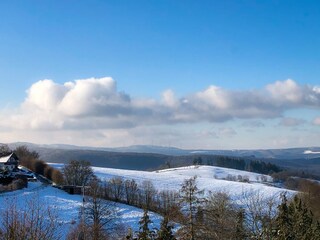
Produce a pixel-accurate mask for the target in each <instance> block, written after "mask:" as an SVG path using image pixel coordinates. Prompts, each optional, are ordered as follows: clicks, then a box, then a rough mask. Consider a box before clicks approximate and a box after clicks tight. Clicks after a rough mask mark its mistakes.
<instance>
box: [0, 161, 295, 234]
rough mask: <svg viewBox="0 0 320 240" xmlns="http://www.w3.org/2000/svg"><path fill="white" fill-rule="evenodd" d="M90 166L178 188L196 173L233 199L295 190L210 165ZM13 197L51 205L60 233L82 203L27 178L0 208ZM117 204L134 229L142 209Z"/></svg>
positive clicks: (201, 183)
mask: <svg viewBox="0 0 320 240" xmlns="http://www.w3.org/2000/svg"><path fill="white" fill-rule="evenodd" d="M51 165H52V166H54V167H56V168H61V167H62V166H63V165H61V164H51ZM93 170H94V173H95V174H96V175H97V177H98V178H99V179H101V180H102V181H106V180H109V179H111V178H114V177H121V178H123V179H124V180H126V179H129V180H131V179H134V180H135V181H136V182H137V183H138V184H141V183H142V182H143V181H145V180H148V181H151V182H152V183H153V185H154V187H155V188H156V189H157V190H176V191H178V190H179V189H180V187H181V184H182V183H183V181H184V180H185V179H188V178H190V177H193V176H197V186H198V188H199V189H204V190H205V192H206V193H208V192H209V191H212V192H215V191H225V192H227V193H229V194H230V196H231V197H232V199H233V200H235V201H239V200H240V199H241V198H242V197H243V194H244V193H248V192H253V193H254V192H259V193H261V194H262V195H263V196H265V197H270V196H279V194H280V193H282V192H284V191H287V192H289V194H291V193H294V192H293V191H288V190H286V189H283V188H277V187H274V186H270V183H271V182H272V178H271V177H270V176H265V175H261V174H256V173H250V172H245V171H240V170H234V169H228V168H221V167H213V166H189V167H181V168H172V169H166V170H160V171H154V172H146V171H133V170H123V169H112V168H100V167H93ZM239 175H240V176H242V177H245V178H247V179H249V182H238V181H230V180H226V179H227V178H228V179H230V176H231V177H238V176H239ZM262 181H266V182H262ZM14 201H16V204H17V206H18V207H23V206H24V205H25V204H26V202H28V201H36V202H37V203H39V204H41V205H44V206H50V208H52V209H54V210H55V212H56V214H57V216H58V220H59V223H61V227H62V235H64V236H65V235H66V233H67V232H68V231H69V229H70V228H71V227H72V226H74V224H75V223H77V222H78V218H79V209H80V207H81V205H82V197H81V196H79V195H70V194H68V193H66V192H64V191H61V190H59V189H56V188H54V187H51V186H44V185H42V184H41V183H37V182H35V183H33V182H30V183H29V186H28V188H27V189H24V190H19V191H15V192H10V193H5V194H0V211H1V210H4V209H5V208H6V206H7V203H8V202H14ZM117 208H118V210H119V213H120V215H119V217H118V219H117V222H118V223H121V224H123V225H124V226H126V228H128V227H130V228H132V229H133V231H137V230H138V222H139V220H140V218H141V216H142V214H143V211H142V210H141V209H138V208H135V207H131V206H127V205H124V204H117ZM150 217H151V220H152V221H153V222H154V225H153V226H151V227H159V223H160V220H161V217H160V216H159V215H157V214H154V213H150ZM72 223H73V224H72Z"/></svg>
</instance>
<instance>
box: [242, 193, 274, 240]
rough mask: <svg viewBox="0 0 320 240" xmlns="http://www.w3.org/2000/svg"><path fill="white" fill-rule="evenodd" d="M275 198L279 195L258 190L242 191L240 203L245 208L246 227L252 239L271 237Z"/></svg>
mask: <svg viewBox="0 0 320 240" xmlns="http://www.w3.org/2000/svg"><path fill="white" fill-rule="evenodd" d="M277 200H278V201H279V200H280V198H279V196H271V197H270V196H266V195H264V194H262V193H261V192H260V191H257V192H254V191H250V192H243V193H242V197H241V204H242V205H243V206H244V208H245V209H246V211H245V221H246V227H247V229H248V231H249V234H250V236H251V238H252V239H267V240H268V239H272V233H271V231H272V229H273V225H274V217H275V216H276V214H277V206H278V203H277Z"/></svg>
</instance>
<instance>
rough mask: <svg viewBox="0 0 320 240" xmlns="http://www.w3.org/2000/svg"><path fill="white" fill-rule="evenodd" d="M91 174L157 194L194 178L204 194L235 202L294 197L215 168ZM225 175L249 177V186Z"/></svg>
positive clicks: (247, 174)
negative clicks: (250, 196) (256, 195)
mask: <svg viewBox="0 0 320 240" xmlns="http://www.w3.org/2000/svg"><path fill="white" fill-rule="evenodd" d="M93 170H94V173H95V174H96V175H97V177H98V178H100V179H101V180H103V181H105V180H110V179H111V178H114V177H121V178H123V179H124V180H126V179H129V180H131V179H134V180H135V181H136V182H137V183H138V184H142V182H143V181H145V180H148V181H151V182H152V183H153V185H154V186H155V188H156V189H157V190H159V191H161V190H175V191H179V189H180V187H181V184H182V183H183V181H184V180H185V179H188V178H190V177H193V176H197V186H198V188H199V189H203V190H205V192H206V193H208V192H210V191H211V192H216V191H224V192H227V193H229V194H230V195H231V198H232V199H234V200H238V199H241V198H242V196H243V194H244V193H247V192H261V193H263V194H264V195H265V196H266V197H272V196H279V195H280V193H282V192H289V193H294V191H290V190H287V189H282V188H278V187H274V186H270V184H271V182H272V178H271V177H270V176H267V175H262V174H257V173H252V172H246V171H241V170H235V169H229V168H222V167H214V166H188V167H181V168H171V169H166V170H160V171H154V172H146V171H135V170H122V169H113V168H100V167H93ZM228 175H231V176H235V177H237V176H238V175H241V176H242V177H248V178H249V181H250V182H249V183H246V182H237V181H229V180H226V178H227V177H228ZM261 176H264V177H265V178H266V179H267V182H266V183H263V182H261Z"/></svg>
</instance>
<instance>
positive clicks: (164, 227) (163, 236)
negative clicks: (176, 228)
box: [157, 216, 176, 240]
mask: <svg viewBox="0 0 320 240" xmlns="http://www.w3.org/2000/svg"><path fill="white" fill-rule="evenodd" d="M172 229H173V226H172V225H170V224H169V219H168V217H166V216H165V217H164V218H163V220H162V222H161V226H160V230H159V231H158V236H157V240H176V238H175V236H174V235H173V233H172Z"/></svg>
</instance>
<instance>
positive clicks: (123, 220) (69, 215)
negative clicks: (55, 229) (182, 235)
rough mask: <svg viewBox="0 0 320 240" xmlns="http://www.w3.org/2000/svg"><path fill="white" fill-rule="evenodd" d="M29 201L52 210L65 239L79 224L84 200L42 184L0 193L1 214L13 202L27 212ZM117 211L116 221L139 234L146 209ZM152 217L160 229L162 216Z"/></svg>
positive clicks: (117, 205)
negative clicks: (140, 223) (141, 219)
mask: <svg viewBox="0 0 320 240" xmlns="http://www.w3.org/2000/svg"><path fill="white" fill-rule="evenodd" d="M30 201H32V202H34V203H35V204H39V205H40V206H44V208H46V206H48V207H50V209H51V210H53V212H54V214H55V215H56V216H57V218H58V222H59V229H60V230H61V235H62V236H64V237H66V235H67V233H68V232H69V230H70V229H71V228H72V227H74V226H75V225H76V223H78V222H79V210H80V207H81V206H82V197H81V196H79V195H70V194H68V193H66V192H64V191H62V190H59V189H57V188H54V187H51V186H44V185H42V184H41V183H39V182H30V183H29V186H28V188H26V189H23V190H18V191H14V192H9V193H4V194H0V213H1V212H2V211H4V210H5V209H6V208H7V207H8V206H10V204H12V203H14V204H16V206H17V209H24V208H25V206H26V204H28V202H30ZM116 208H117V212H118V213H119V216H118V218H117V219H116V220H115V222H116V223H118V224H119V225H122V226H123V227H124V228H125V229H128V228H129V227H130V228H131V229H132V230H133V231H138V230H139V224H138V222H139V220H140V218H141V217H142V215H143V210H141V209H139V208H135V207H131V206H128V205H125V204H116ZM149 216H150V219H151V220H152V221H153V224H152V225H151V227H157V228H158V227H159V225H160V221H161V217H160V216H159V215H157V214H155V213H151V212H150V213H149ZM64 237H63V239H64Z"/></svg>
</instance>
